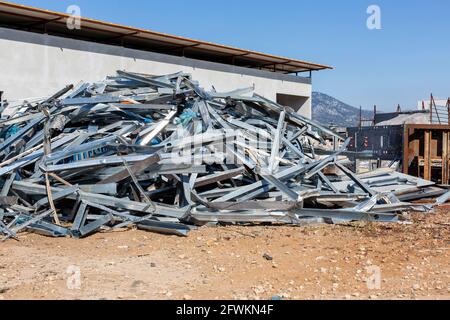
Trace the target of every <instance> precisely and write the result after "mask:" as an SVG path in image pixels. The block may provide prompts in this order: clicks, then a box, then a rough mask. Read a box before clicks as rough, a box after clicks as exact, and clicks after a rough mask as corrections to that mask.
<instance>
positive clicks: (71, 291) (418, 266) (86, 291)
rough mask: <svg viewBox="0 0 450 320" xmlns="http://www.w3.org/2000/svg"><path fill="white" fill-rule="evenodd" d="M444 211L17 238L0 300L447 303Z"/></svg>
mask: <svg viewBox="0 0 450 320" xmlns="http://www.w3.org/2000/svg"><path fill="white" fill-rule="evenodd" d="M449 210H450V208H442V209H440V211H439V212H438V213H436V214H431V215H423V214H414V215H413V221H414V223H413V224H411V225H405V224H363V223H356V224H348V225H344V226H331V225H315V226H306V227H283V226H271V227H266V226H257V227H220V228H210V227H209V228H208V227H205V228H200V229H198V230H197V231H194V232H192V233H190V235H189V237H187V238H179V237H173V236H164V235H158V234H153V233H148V232H143V231H136V230H130V231H126V232H116V233H101V234H96V235H94V236H91V237H89V238H87V239H82V240H74V239H51V238H45V237H42V236H39V235H34V234H21V236H20V242H17V241H14V240H10V241H8V242H6V243H1V244H0V299H262V300H267V299H271V298H272V297H274V296H280V297H282V298H284V299H449V298H450V252H449V249H450V219H449V216H450V215H449V213H448V212H449ZM374 266H375V267H374ZM377 268H379V271H380V272H381V273H380V278H379V280H380V281H379V283H377V280H378V278H377V275H378V274H377V273H376V272H377ZM78 270H79V272H80V277H79V278H80V282H77V278H76V276H77V272H78ZM78 284H81V286H80V287H78ZM378 284H379V285H380V287H377V285H378ZM369 287H370V289H369Z"/></svg>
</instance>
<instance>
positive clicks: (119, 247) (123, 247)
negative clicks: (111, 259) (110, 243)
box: [117, 246, 129, 250]
mask: <svg viewBox="0 0 450 320" xmlns="http://www.w3.org/2000/svg"><path fill="white" fill-rule="evenodd" d="M128 248H129V247H128V246H118V247H117V249H125V250H126V249H128Z"/></svg>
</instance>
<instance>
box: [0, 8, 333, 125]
mask: <svg viewBox="0 0 450 320" xmlns="http://www.w3.org/2000/svg"><path fill="white" fill-rule="evenodd" d="M71 21H73V17H71V16H69V15H66V14H62V13H57V12H51V11H47V10H41V9H37V8H32V7H27V6H21V5H17V4H12V3H8V2H0V65H1V73H0V91H4V98H6V99H8V100H15V99H21V98H31V97H43V96H45V95H49V94H52V93H54V92H55V91H58V90H59V89H61V88H62V87H64V86H65V85H67V84H71V83H72V84H77V83H78V82H79V81H81V80H83V81H97V80H100V79H103V78H105V77H106V76H107V75H113V74H114V73H115V71H116V70H127V71H131V72H140V73H148V74H154V75H161V74H168V73H174V72H178V71H184V72H188V73H191V74H193V77H194V79H195V80H197V81H199V82H200V84H201V85H202V86H203V87H205V88H206V89H210V88H211V85H214V87H215V88H216V90H218V91H230V90H234V89H237V88H241V87H249V86H255V89H256V92H257V93H259V94H261V95H263V96H265V97H266V98H269V99H271V100H274V101H277V102H278V103H280V104H283V105H287V106H291V107H293V108H294V109H296V110H299V113H301V114H302V115H304V116H307V117H311V94H312V76H311V75H312V72H313V71H319V70H325V69H331V67H329V66H325V65H320V64H316V63H311V62H306V61H301V60H295V59H288V58H283V57H278V56H273V55H269V54H265V53H259V52H254V51H249V50H243V49H237V48H233V47H228V46H223V45H218V44H213V43H209V42H203V41H198V40H192V39H188V38H182V37H177V36H173V35H167V34H162V33H158V32H153V31H149V30H142V29H136V28H131V27H125V26H120V25H116V24H111V23H106V22H102V21H97V20H92V19H87V18H81V20H80V29H73V28H72V27H73V26H72V25H68V23H70V22H71ZM69 26H70V28H69ZM305 73H306V75H305Z"/></svg>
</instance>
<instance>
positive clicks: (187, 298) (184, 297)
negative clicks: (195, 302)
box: [183, 294, 192, 300]
mask: <svg viewBox="0 0 450 320" xmlns="http://www.w3.org/2000/svg"><path fill="white" fill-rule="evenodd" d="M183 299H184V300H192V297H191V296H190V295H188V294H185V295H184V296H183Z"/></svg>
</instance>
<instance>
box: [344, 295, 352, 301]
mask: <svg viewBox="0 0 450 320" xmlns="http://www.w3.org/2000/svg"><path fill="white" fill-rule="evenodd" d="M344 298H345V300H350V299H351V298H352V297H351V296H350V295H349V294H346V295H345V297H344Z"/></svg>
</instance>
